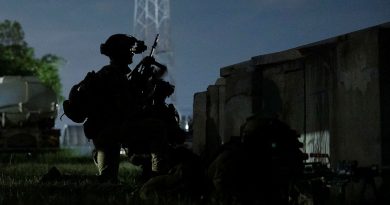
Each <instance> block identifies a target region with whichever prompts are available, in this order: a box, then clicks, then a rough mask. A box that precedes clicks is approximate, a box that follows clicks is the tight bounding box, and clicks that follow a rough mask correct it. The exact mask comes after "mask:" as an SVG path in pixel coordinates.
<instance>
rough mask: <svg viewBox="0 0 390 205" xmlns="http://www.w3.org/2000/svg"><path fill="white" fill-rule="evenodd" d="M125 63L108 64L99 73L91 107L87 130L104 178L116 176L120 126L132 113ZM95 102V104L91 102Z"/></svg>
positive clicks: (100, 173) (86, 123) (109, 178)
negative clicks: (120, 64) (118, 64)
mask: <svg viewBox="0 0 390 205" xmlns="http://www.w3.org/2000/svg"><path fill="white" fill-rule="evenodd" d="M129 71H130V69H129V68H128V67H126V66H122V67H119V66H114V65H108V66H105V67H103V68H102V69H101V70H99V71H98V72H97V73H96V79H95V89H94V92H96V93H94V94H92V95H91V96H93V97H92V99H91V101H92V102H91V110H90V113H89V114H88V116H89V117H88V119H87V121H86V122H85V123H84V132H85V134H86V136H87V137H89V138H91V139H92V141H93V144H94V146H95V150H94V152H93V159H94V161H95V163H96V165H97V167H98V170H99V175H100V176H101V178H102V179H103V180H106V179H107V180H116V179H117V174H118V167H119V158H120V148H121V144H120V141H121V140H120V132H119V131H120V126H121V124H122V123H123V122H124V120H125V119H126V117H127V116H128V115H131V113H129V112H128V111H129V108H128V107H130V106H131V105H130V102H131V101H130V98H131V97H130V96H129V95H130V93H129V90H128V87H127V77H126V75H127V74H128V73H129ZM92 105H93V106H92Z"/></svg>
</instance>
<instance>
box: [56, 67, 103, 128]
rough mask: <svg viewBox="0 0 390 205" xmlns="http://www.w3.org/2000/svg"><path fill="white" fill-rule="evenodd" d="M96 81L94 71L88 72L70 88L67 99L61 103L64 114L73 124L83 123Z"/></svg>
mask: <svg viewBox="0 0 390 205" xmlns="http://www.w3.org/2000/svg"><path fill="white" fill-rule="evenodd" d="M96 79H97V78H96V73H95V71H91V72H88V73H87V75H86V76H85V78H84V79H83V80H82V81H81V82H80V83H78V84H76V85H73V86H72V88H71V89H70V92H69V97H68V99H67V100H65V101H64V102H63V103H62V105H63V108H64V114H65V115H66V116H67V117H68V118H69V119H71V120H72V121H73V122H76V123H83V122H84V121H85V120H86V119H87V117H88V113H89V112H88V111H89V104H90V102H89V101H90V100H91V95H92V94H93V93H94V92H95V87H96Z"/></svg>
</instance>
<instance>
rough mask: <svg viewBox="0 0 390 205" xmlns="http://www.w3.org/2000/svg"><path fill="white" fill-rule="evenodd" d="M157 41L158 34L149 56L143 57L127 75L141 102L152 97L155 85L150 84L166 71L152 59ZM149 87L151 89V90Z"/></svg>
mask: <svg viewBox="0 0 390 205" xmlns="http://www.w3.org/2000/svg"><path fill="white" fill-rule="evenodd" d="M158 39H159V34H157V35H156V38H155V39H154V43H153V45H152V48H151V50H150V53H149V56H147V57H145V58H144V59H143V60H142V61H141V62H140V63H139V64H138V65H137V66H136V67H135V68H134V70H133V71H132V72H131V73H130V75H129V82H130V84H131V86H132V87H133V89H134V91H135V93H136V95H137V97H138V99H140V100H141V101H144V100H147V98H149V97H150V96H151V95H153V92H154V87H155V85H152V86H151V85H150V83H151V82H153V81H155V80H156V79H158V78H160V77H161V76H162V74H163V73H165V72H166V70H167V67H166V66H164V65H162V64H160V63H158V62H156V61H155V60H154V58H153V55H154V52H155V50H156V47H157V43H158ZM156 67H157V68H158V69H159V72H158V70H156ZM151 87H153V88H152V89H151Z"/></svg>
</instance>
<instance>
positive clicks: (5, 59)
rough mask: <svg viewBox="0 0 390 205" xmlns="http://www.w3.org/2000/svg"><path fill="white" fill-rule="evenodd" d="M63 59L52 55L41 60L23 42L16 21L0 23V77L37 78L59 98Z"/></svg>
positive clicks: (21, 33) (21, 30) (19, 26)
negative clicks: (60, 68)
mask: <svg viewBox="0 0 390 205" xmlns="http://www.w3.org/2000/svg"><path fill="white" fill-rule="evenodd" d="M63 62H64V59H63V58H61V57H58V56H56V55H53V54H46V55H44V56H42V57H41V58H37V57H35V55H34V49H33V48H32V47H29V46H28V44H27V42H26V41H25V40H24V31H23V28H22V26H21V25H20V23H19V22H17V21H10V20H4V21H2V22H0V76H5V75H20V76H28V75H33V76H37V77H38V78H39V79H40V80H41V81H42V82H43V83H44V84H45V85H47V86H48V87H51V88H52V89H53V90H54V91H55V92H56V93H57V95H58V96H59V97H60V96H61V89H62V85H61V81H60V76H59V67H60V65H61V63H63Z"/></svg>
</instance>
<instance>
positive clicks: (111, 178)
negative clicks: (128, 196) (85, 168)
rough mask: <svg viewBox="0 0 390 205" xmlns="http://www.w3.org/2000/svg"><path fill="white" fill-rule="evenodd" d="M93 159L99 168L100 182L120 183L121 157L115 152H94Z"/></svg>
mask: <svg viewBox="0 0 390 205" xmlns="http://www.w3.org/2000/svg"><path fill="white" fill-rule="evenodd" d="M93 155H94V156H93V159H94V162H95V165H96V166H97V168H98V171H99V174H98V181H99V182H109V183H118V182H119V180H118V171H119V160H120V155H119V154H118V153H116V152H113V151H103V150H94V152H93Z"/></svg>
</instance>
